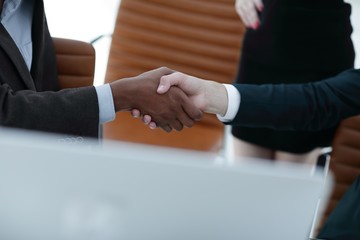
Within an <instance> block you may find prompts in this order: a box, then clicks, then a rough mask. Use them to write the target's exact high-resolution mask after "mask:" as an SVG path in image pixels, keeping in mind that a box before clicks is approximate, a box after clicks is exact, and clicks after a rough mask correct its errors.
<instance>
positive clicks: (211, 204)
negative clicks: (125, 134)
mask: <svg viewBox="0 0 360 240" xmlns="http://www.w3.org/2000/svg"><path fill="white" fill-rule="evenodd" d="M59 138H60V136H49V135H43V134H42V135H40V134H35V133H29V132H26V133H23V132H18V131H15V132H14V131H9V130H5V129H2V130H0V152H1V161H0V239H8V240H10V239H11V240H29V239H30V240H49V239H52V240H75V239H76V240H85V239H86V240H95V239H96V240H115V239H116V240H118V239H124V240H145V239H146V240H170V239H171V240H185V239H186V240H202V239H204V240H235V239H238V240H240V239H274V240H281V239H284V240H288V239H292V240H305V239H308V238H309V233H310V230H311V225H312V221H313V219H314V214H315V211H316V209H317V204H318V200H319V198H323V199H326V196H327V195H328V193H329V189H330V187H331V183H332V181H331V179H328V180H327V181H324V175H323V173H322V172H321V171H315V172H313V171H311V169H310V168H309V167H307V166H305V165H293V164H273V163H271V162H270V161H262V160H251V161H244V162H243V163H241V164H239V165H232V164H219V162H221V161H219V158H221V157H219V155H216V154H212V153H205V152H196V151H189V150H181V149H172V148H163V147H155V146H149V145H138V144H130V143H124V142H104V143H103V144H102V146H99V147H89V146H88V145H82V144H64V142H66V141H59ZM220 160H221V159H220Z"/></svg>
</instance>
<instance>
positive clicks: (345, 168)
mask: <svg viewBox="0 0 360 240" xmlns="http://www.w3.org/2000/svg"><path fill="white" fill-rule="evenodd" d="M329 169H330V171H331V172H332V173H333V176H334V181H335V183H334V187H333V190H332V193H331V195H330V199H329V202H328V205H327V207H326V209H325V212H324V214H323V217H322V219H321V220H320V223H319V227H318V228H319V229H321V226H322V225H323V224H324V223H325V221H326V219H327V218H328V217H329V215H330V213H331V212H332V211H333V209H334V208H335V207H336V205H337V204H338V202H339V201H340V199H341V198H342V196H343V195H344V194H345V192H346V191H347V190H348V188H349V187H350V186H351V184H352V183H353V182H354V181H355V179H356V178H357V177H358V176H359V174H360V115H359V116H355V117H351V118H348V119H345V120H344V121H342V122H341V124H340V125H339V127H338V129H337V131H336V134H335V137H334V140H333V143H332V152H331V155H330V162H329Z"/></svg>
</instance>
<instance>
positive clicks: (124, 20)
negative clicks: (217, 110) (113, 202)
mask: <svg viewBox="0 0 360 240" xmlns="http://www.w3.org/2000/svg"><path fill="white" fill-rule="evenodd" d="M234 2H235V1H234V0H212V1H195V0H181V1H169V0H122V1H121V4H120V8H119V11H118V16H117V19H116V24H115V29H114V32H113V36H112V43H111V47H110V55H109V61H108V67H107V73H106V80H105V81H106V82H111V81H114V80H116V79H120V78H124V77H130V76H135V75H138V74H140V73H142V72H145V71H148V70H151V69H155V68H158V67H161V66H167V67H170V68H172V69H175V70H178V71H182V72H185V73H187V74H190V75H194V76H197V77H201V78H205V79H211V80H215V81H218V82H222V83H231V82H232V81H233V79H234V77H235V74H236V70H237V65H238V60H239V55H240V47H241V42H242V36H243V32H244V30H245V28H244V26H243V24H242V22H241V21H240V18H239V17H238V15H237V14H236V12H235V8H234ZM223 136H224V126H223V125H222V123H220V122H219V121H218V120H217V119H216V117H215V116H213V115H205V116H204V118H203V120H202V121H201V122H197V123H196V124H195V126H194V127H193V128H191V129H184V130H183V131H182V132H172V133H170V134H169V133H165V132H163V131H162V130H160V129H157V130H150V129H148V127H146V126H145V125H144V124H143V123H142V122H141V120H137V119H133V118H132V117H131V115H130V113H118V114H117V117H116V120H115V121H113V122H110V123H107V124H106V125H105V126H104V138H106V139H113V140H122V141H129V142H137V143H145V144H153V145H162V146H169V147H178V148H186V149H195V150H203V151H215V152H216V151H218V150H219V149H220V148H221V146H222V141H223Z"/></svg>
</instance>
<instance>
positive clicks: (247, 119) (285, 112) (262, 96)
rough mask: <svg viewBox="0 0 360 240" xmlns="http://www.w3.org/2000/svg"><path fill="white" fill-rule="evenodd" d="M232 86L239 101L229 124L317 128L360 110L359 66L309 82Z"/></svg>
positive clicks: (322, 127) (289, 128)
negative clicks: (236, 111) (239, 98)
mask: <svg viewBox="0 0 360 240" xmlns="http://www.w3.org/2000/svg"><path fill="white" fill-rule="evenodd" d="M234 86H235V87H236V88H237V89H238V90H239V92H240V94H241V103H240V108H239V111H238V113H237V115H236V117H235V118H234V120H233V121H232V122H228V123H227V124H230V125H242V126H248V127H267V128H273V129H279V130H307V131H318V130H322V129H326V128H332V127H336V126H337V125H338V123H339V122H340V121H341V120H342V119H344V118H347V117H350V116H353V115H357V114H360V69H357V70H355V69H350V70H347V71H344V72H342V73H341V74H339V75H337V76H335V77H332V78H328V79H326V80H322V81H318V82H312V83H308V84H276V85H271V84H265V85H247V84H235V85H234Z"/></svg>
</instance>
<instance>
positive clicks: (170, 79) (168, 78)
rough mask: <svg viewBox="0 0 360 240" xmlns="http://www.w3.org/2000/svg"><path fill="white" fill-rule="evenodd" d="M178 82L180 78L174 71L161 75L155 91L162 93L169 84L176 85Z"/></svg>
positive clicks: (168, 87) (166, 89) (167, 88)
mask: <svg viewBox="0 0 360 240" xmlns="http://www.w3.org/2000/svg"><path fill="white" fill-rule="evenodd" d="M179 84H180V78H179V77H178V74H176V73H172V74H169V75H165V76H162V77H161V78H160V82H159V86H158V89H157V93H159V94H164V93H166V92H167V91H168V90H169V89H170V87H171V86H174V85H175V86H177V85H179Z"/></svg>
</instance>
